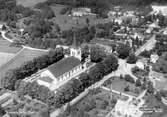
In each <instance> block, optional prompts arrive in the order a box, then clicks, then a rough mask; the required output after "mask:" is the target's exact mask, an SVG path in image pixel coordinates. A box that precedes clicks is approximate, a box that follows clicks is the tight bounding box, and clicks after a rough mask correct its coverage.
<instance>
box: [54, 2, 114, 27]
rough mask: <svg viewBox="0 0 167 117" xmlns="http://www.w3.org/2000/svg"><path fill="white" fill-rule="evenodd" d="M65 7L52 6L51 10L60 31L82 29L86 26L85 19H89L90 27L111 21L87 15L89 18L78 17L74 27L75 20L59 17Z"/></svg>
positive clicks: (68, 17)
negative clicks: (72, 28)
mask: <svg viewBox="0 0 167 117" xmlns="http://www.w3.org/2000/svg"><path fill="white" fill-rule="evenodd" d="M64 7H65V6H63V5H57V4H56V5H53V6H51V8H52V9H53V11H54V13H55V15H56V18H55V19H54V20H55V22H56V23H57V24H59V26H60V28H61V29H62V30H67V29H69V28H71V27H84V26H86V25H87V24H86V19H87V18H88V19H89V22H90V25H95V24H97V23H106V22H109V21H111V20H110V19H108V18H107V19H97V18H96V16H94V15H89V16H83V17H78V24H77V25H76V19H74V18H73V17H72V16H68V15H67V14H66V15H61V14H60V11H61V9H63V8H64Z"/></svg>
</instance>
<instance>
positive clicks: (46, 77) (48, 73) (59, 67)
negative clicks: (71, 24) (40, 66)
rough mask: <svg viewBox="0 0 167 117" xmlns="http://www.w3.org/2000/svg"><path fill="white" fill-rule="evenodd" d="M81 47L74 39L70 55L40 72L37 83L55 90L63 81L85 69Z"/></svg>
mask: <svg viewBox="0 0 167 117" xmlns="http://www.w3.org/2000/svg"><path fill="white" fill-rule="evenodd" d="M81 54H82V53H81V48H80V47H77V46H76V40H75V39H74V42H73V46H71V48H70V56H69V57H66V58H64V59H62V60H60V61H59V62H57V63H54V64H52V65H50V66H49V67H47V68H45V69H44V70H43V71H42V72H41V73H40V78H39V79H38V80H37V83H38V84H40V85H44V86H46V87H48V88H49V89H50V90H55V89H56V88H57V87H58V86H59V85H60V84H61V83H62V82H64V81H66V80H69V79H71V78H72V77H75V76H76V75H77V74H78V73H80V72H81V71H82V70H83V68H84V67H83V65H82V64H81Z"/></svg>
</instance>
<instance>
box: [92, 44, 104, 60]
mask: <svg viewBox="0 0 167 117" xmlns="http://www.w3.org/2000/svg"><path fill="white" fill-rule="evenodd" d="M105 56H106V54H105V52H104V50H103V49H102V48H100V47H99V46H92V47H91V49H90V59H91V61H92V62H95V63H98V62H101V61H102V60H103V58H104V57H105Z"/></svg>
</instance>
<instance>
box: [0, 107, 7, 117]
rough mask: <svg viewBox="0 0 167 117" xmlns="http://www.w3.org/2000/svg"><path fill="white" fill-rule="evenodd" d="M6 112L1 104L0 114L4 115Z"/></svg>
mask: <svg viewBox="0 0 167 117" xmlns="http://www.w3.org/2000/svg"><path fill="white" fill-rule="evenodd" d="M5 114H6V112H5V110H4V109H3V108H2V107H1V106H0V116H1V117H2V116H3V115H5Z"/></svg>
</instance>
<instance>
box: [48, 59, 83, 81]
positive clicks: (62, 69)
mask: <svg viewBox="0 0 167 117" xmlns="http://www.w3.org/2000/svg"><path fill="white" fill-rule="evenodd" d="M79 64H80V60H79V59H77V58H75V57H68V58H65V59H63V60H61V61H59V62H57V63H55V64H52V65H51V66H49V67H48V68H47V69H48V70H49V71H50V72H51V73H52V74H53V75H54V76H55V77H56V78H58V77H59V76H61V75H63V74H64V73H66V72H68V71H70V70H71V69H73V68H74V67H76V66H78V65H79Z"/></svg>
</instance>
